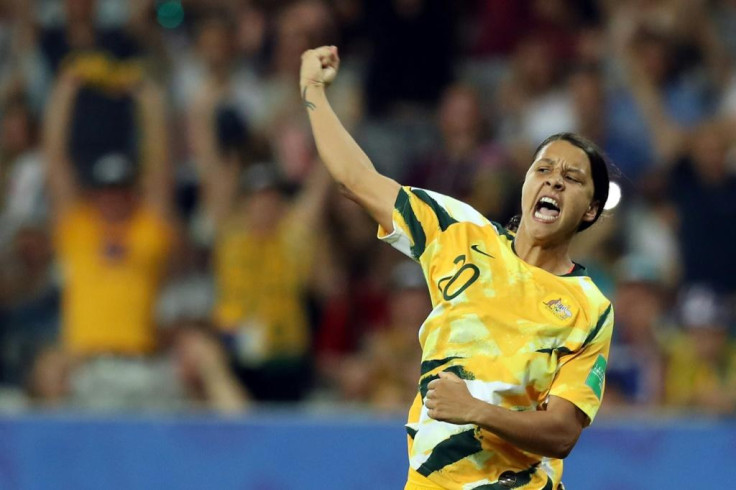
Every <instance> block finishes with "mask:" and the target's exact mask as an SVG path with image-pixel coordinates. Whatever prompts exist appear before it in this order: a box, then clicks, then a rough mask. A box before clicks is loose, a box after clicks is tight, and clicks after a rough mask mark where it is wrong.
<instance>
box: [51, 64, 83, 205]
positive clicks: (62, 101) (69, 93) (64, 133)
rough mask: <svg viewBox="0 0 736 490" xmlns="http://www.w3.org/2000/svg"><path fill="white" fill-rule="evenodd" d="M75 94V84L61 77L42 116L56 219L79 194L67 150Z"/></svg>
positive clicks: (68, 75) (77, 89)
mask: <svg viewBox="0 0 736 490" xmlns="http://www.w3.org/2000/svg"><path fill="white" fill-rule="evenodd" d="M78 91H79V82H78V80H76V79H75V78H74V76H73V75H71V74H70V73H62V74H61V75H60V76H59V77H58V79H57V82H56V84H55V85H54V87H53V89H52V91H51V95H50V97H49V101H48V103H47V105H46V113H45V116H44V125H43V152H44V157H45V159H46V164H47V174H46V175H47V179H48V188H49V193H50V195H51V201H52V204H53V206H52V209H53V210H54V214H55V216H56V217H58V216H61V215H62V214H63V213H64V211H65V210H66V209H68V208H69V207H70V206H71V205H72V204H73V203H74V201H75V200H76V199H77V194H78V192H79V191H78V184H77V178H76V175H75V169H74V166H73V165H72V162H71V159H70V158H69V150H68V144H69V127H70V126H71V115H72V109H73V108H74V101H75V100H76V96H77V92H78Z"/></svg>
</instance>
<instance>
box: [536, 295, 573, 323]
mask: <svg viewBox="0 0 736 490" xmlns="http://www.w3.org/2000/svg"><path fill="white" fill-rule="evenodd" d="M542 304H543V305H544V306H545V307H547V309H549V311H551V312H552V314H554V315H555V316H556V317H557V318H559V319H560V320H563V321H564V320H569V319H570V318H572V309H571V307H570V306H569V305H568V304H566V303H565V302H564V301H563V300H562V298H556V299H550V300H548V301H543V302H542Z"/></svg>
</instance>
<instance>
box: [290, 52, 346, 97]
mask: <svg viewBox="0 0 736 490" xmlns="http://www.w3.org/2000/svg"><path fill="white" fill-rule="evenodd" d="M339 66H340V58H339V57H338V55H337V47H336V46H322V47H320V48H316V49H309V50H307V51H305V52H304V53H303V54H302V67H301V72H300V74H299V86H300V87H301V89H302V92H303V91H304V89H305V88H306V87H308V86H309V85H325V86H327V85H329V84H330V83H332V81H333V80H334V79H335V77H336V76H337V70H338V68H339Z"/></svg>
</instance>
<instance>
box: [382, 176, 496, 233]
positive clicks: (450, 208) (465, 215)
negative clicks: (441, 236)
mask: <svg viewBox="0 0 736 490" xmlns="http://www.w3.org/2000/svg"><path fill="white" fill-rule="evenodd" d="M407 203H408V204H411V205H412V206H413V205H415V204H416V205H419V206H423V207H426V208H428V209H429V210H431V212H432V214H434V215H435V216H436V217H437V219H438V220H439V221H440V225H441V226H443V225H444V226H443V227H447V226H449V225H451V224H454V223H459V222H467V223H473V224H475V225H478V226H489V225H491V222H490V221H489V220H488V219H487V218H486V217H485V216H483V215H482V214H481V213H480V212H479V211H477V210H476V209H474V208H473V207H472V206H470V205H469V204H467V203H464V202H462V201H459V200H457V199H455V198H453V197H450V196H447V195H445V194H440V193H439V192H434V191H430V190H427V189H422V188H419V187H410V186H405V187H402V188H401V191H399V196H398V197H397V200H396V207H397V209H400V206H403V205H405V204H407Z"/></svg>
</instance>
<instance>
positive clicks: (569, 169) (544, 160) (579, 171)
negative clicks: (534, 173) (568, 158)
mask: <svg viewBox="0 0 736 490" xmlns="http://www.w3.org/2000/svg"><path fill="white" fill-rule="evenodd" d="M540 163H546V164H549V165H555V164H556V163H557V162H555V161H554V160H552V159H551V158H547V157H544V158H540V159H539V160H537V161H536V162H534V164H535V165H539V164H540ZM565 171H567V172H575V173H577V174H580V175H587V174H586V173H585V172H584V171H583V170H582V169H579V168H577V167H567V168H565Z"/></svg>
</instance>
